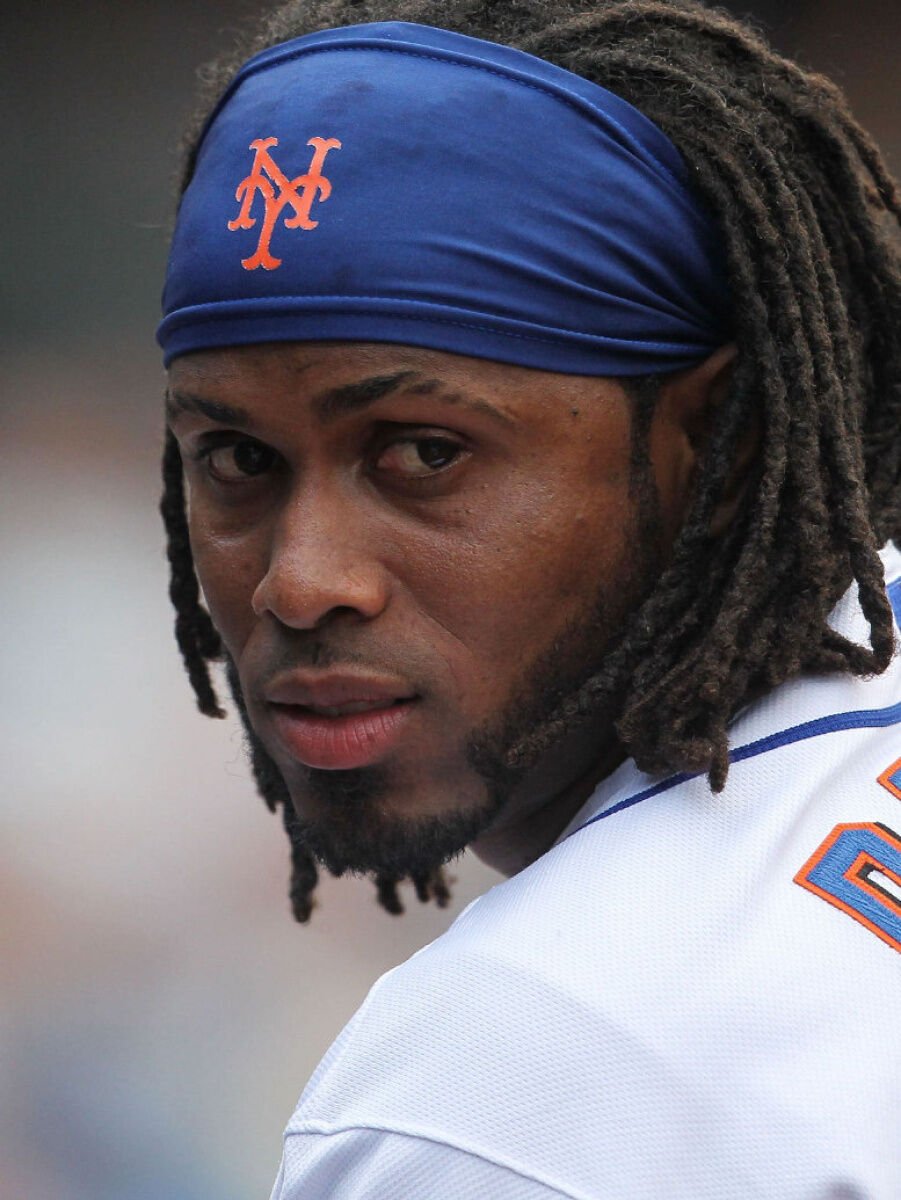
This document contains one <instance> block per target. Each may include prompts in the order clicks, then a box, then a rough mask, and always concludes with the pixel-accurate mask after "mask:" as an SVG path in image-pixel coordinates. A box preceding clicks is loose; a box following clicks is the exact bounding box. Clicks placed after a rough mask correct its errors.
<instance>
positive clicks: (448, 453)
mask: <svg viewBox="0 0 901 1200" xmlns="http://www.w3.org/2000/svg"><path fill="white" fill-rule="evenodd" d="M464 454H466V450H465V448H464V447H463V446H461V445H460V443H459V442H455V441H453V439H451V438H448V437H415V438H399V439H398V440H397V441H396V442H392V443H391V444H390V445H389V446H386V447H385V449H384V450H382V452H381V453H380V454H379V456H378V458H377V460H376V464H375V465H376V469H377V470H379V471H388V472H390V473H392V474H394V475H402V476H404V478H406V479H425V478H427V477H428V476H429V475H434V474H436V473H437V472H438V471H442V470H444V468H445V467H449V466H451V465H452V464H453V463H455V462H457V460H458V459H459V458H461V456H463V455H464Z"/></svg>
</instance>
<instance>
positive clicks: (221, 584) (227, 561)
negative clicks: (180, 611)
mask: <svg viewBox="0 0 901 1200" xmlns="http://www.w3.org/2000/svg"><path fill="white" fill-rule="evenodd" d="M189 527H190V534H191V550H192V553H193V555H194V567H195V570H196V572H197V578H198V581H199V582H200V586H201V588H202V589H203V595H204V599H205V601H206V604H207V607H208V608H209V611H210V616H211V617H212V618H213V624H214V625H215V626H216V628H217V630H218V631H219V633H220V635H221V636H222V639H223V641H224V642H225V645H226V648H227V650H228V651H229V653H230V654H231V655H232V657H233V658H235V659H237V658H239V656H240V653H241V651H242V649H243V647H244V645H245V643H246V641H247V639H248V637H249V636H250V632H251V629H252V627H253V624H254V621H255V617H254V613H253V608H252V599H253V594H254V591H255V590H256V587H257V585H258V584H259V582H260V580H261V579H262V578H263V574H264V572H265V561H266V559H265V553H264V546H263V542H262V539H261V538H259V537H254V536H252V535H247V534H245V535H243V536H241V537H228V538H226V537H223V536H221V535H217V534H215V533H213V532H212V531H211V530H210V529H209V527H208V526H207V525H205V524H204V522H203V520H202V518H200V517H194V516H193V515H192V517H191V520H190V526H189Z"/></svg>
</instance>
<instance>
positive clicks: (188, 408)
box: [166, 388, 253, 429]
mask: <svg viewBox="0 0 901 1200" xmlns="http://www.w3.org/2000/svg"><path fill="white" fill-rule="evenodd" d="M183 412H199V413H202V414H203V416H205V417H209V419H210V420H211V421H218V422H219V423H220V424H222V425H241V426H243V427H244V428H245V429H252V428H253V418H252V417H251V415H250V413H249V412H248V411H247V410H246V409H245V408H238V407H237V406H236V405H233V404H222V403H221V402H220V401H218V400H207V399H205V398H204V397H203V396H195V395H194V394H193V393H192V392H179V391H175V390H174V389H172V388H167V390H166V420H167V421H168V422H169V423H170V424H171V423H172V422H173V421H174V420H175V419H176V418H177V417H178V416H179V414H180V413H183Z"/></svg>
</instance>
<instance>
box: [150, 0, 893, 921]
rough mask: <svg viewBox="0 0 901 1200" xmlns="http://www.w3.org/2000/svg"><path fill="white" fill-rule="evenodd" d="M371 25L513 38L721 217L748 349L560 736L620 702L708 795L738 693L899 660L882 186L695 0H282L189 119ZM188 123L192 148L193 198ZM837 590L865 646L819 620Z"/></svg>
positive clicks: (720, 781)
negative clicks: (616, 111)
mask: <svg viewBox="0 0 901 1200" xmlns="http://www.w3.org/2000/svg"><path fill="white" fill-rule="evenodd" d="M380 20H408V21H417V22H421V23H425V24H430V25H438V26H443V27H445V28H448V29H451V30H456V31H459V32H462V33H468V34H471V35H473V36H476V37H483V38H487V39H489V40H492V41H497V42H504V43H507V44H508V45H512V46H515V47H518V48H519V49H522V50H525V51H527V52H529V53H532V54H536V55H538V56H540V57H542V58H544V59H547V60H549V61H550V62H553V63H556V64H558V65H559V66H562V67H565V68H567V69H569V70H571V71H574V72H576V73H577V74H580V75H583V76H584V77H586V78H588V79H590V80H593V81H594V82H595V83H598V84H601V85H602V86H604V87H606V88H608V89H609V90H610V91H612V92H615V93H617V94H618V95H620V96H622V97H623V98H624V99H626V100H628V101H629V102H631V103H632V104H633V105H635V107H637V108H638V109H640V110H641V111H642V112H644V113H645V114H646V115H647V116H648V117H649V118H650V119H651V120H652V121H654V122H655V123H656V124H657V125H658V126H660V128H661V129H663V131H664V132H665V133H666V134H667V135H668V136H669V137H670V139H671V140H672V141H673V142H674V143H675V145H676V146H677V147H678V148H679V150H680V151H681V153H682V155H683V157H684V159H685V161H686V163H687V166H688V169H689V172H690V174H691V178H692V180H693V183H694V186H695V188H696V190H697V192H698V193H699V195H700V196H701V197H702V199H703V200H704V201H705V202H706V205H707V207H708V209H709V211H710V213H711V216H712V218H713V219H714V220H715V221H716V222H717V224H718V226H719V231H720V234H721V238H722V245H723V252H724V255H725V257H726V261H727V265H728V271H729V275H730V280H731V291H732V297H733V301H734V313H733V327H734V330H735V340H736V342H737V344H738V348H739V355H738V360H737V363H736V366H735V371H734V375H733V379H732V384H731V388H730V393H729V396H728V398H727V399H726V401H725V402H724V403H723V404H722V405H720V407H719V409H718V411H717V413H716V414H715V416H714V419H713V422H712V426H711V429H710V432H709V435H708V439H707V442H706V446H705V451H704V455H703V460H702V465H701V469H700V471H699V475H698V478H697V481H696V486H695V493H694V497H693V502H692V506H691V508H690V511H689V513H688V516H687V518H686V520H685V522H684V526H683V528H682V530H681V532H680V534H679V536H678V538H677V540H676V543H675V546H674V548H673V550H672V554H671V557H670V559H669V561H668V564H667V567H666V569H665V571H664V572H663V574H662V575H661V577H660V579H659V581H658V584H657V586H656V587H655V589H654V590H653V592H652V594H651V595H650V596H649V597H648V598H647V600H646V601H645V602H644V603H643V604H642V605H641V606H640V607H639V609H638V610H637V611H636V612H635V613H634V614H632V616H631V618H630V619H629V622H628V623H627V626H626V629H625V631H624V636H623V637H622V639H621V640H620V641H619V642H618V643H617V645H616V648H615V649H614V650H613V651H612V653H611V654H610V655H608V658H607V660H606V661H605V663H604V666H603V670H602V671H601V672H600V673H599V674H598V675H597V676H595V677H594V678H592V679H591V680H589V682H588V683H587V684H586V685H585V686H584V687H583V688H582V689H581V691H580V692H579V693H578V695H576V696H575V697H574V698H572V699H571V701H569V702H568V704H567V705H566V706H565V709H564V711H562V712H561V713H560V714H559V717H558V721H557V726H558V731H562V729H564V728H565V727H566V726H567V723H568V722H571V721H575V720H579V719H585V717H586V715H590V714H591V712H592V711H594V707H593V706H594V705H596V704H597V702H598V699H599V698H600V697H601V696H602V695H609V694H610V690H611V689H613V691H614V692H615V694H616V695H617V711H618V719H617V720H616V730H617V733H618V736H619V738H620V741H621V743H622V745H623V747H624V748H625V749H626V751H627V752H628V753H630V754H631V755H632V756H633V757H634V759H635V761H636V763H637V765H638V766H639V767H640V768H641V769H643V770H645V771H649V772H652V773H666V772H671V771H686V772H690V773H701V772H707V773H708V775H709V780H710V784H711V787H712V788H713V789H714V790H717V791H718V790H720V789H722V787H723V785H724V783H725V780H726V774H727V770H728V763H729V759H728V738H727V728H728V723H729V721H730V720H731V718H732V717H733V716H734V714H735V713H736V712H737V710H738V709H739V708H740V707H742V705H743V704H745V703H747V701H748V700H749V699H751V698H753V697H755V696H757V695H760V694H762V693H764V692H766V691H768V690H769V689H771V688H773V687H775V686H776V685H777V684H780V683H782V682H784V681H785V680H787V679H790V678H792V677H793V676H796V675H798V674H799V673H801V672H808V673H825V672H844V673H851V674H855V675H866V674H872V673H878V672H881V671H883V670H884V669H885V667H886V666H887V665H888V663H889V661H890V659H891V656H892V653H893V650H894V637H893V626H892V616H891V610H890V607H889V604H888V600H887V597H886V593H885V586H884V582H885V581H884V575H883V569H882V563H881V561H880V558H879V549H880V547H881V546H882V545H883V544H884V543H885V542H886V541H887V540H889V539H894V540H896V541H901V536H899V535H901V489H899V469H901V439H899V437H898V431H899V420H901V257H899V251H898V242H897V240H896V239H897V234H898V226H899V221H901V195H899V191H898V188H897V185H896V184H895V182H894V181H893V180H892V179H891V177H890V176H889V173H888V171H887V169H886V167H885V165H884V162H883V160H882V158H881V156H880V154H879V151H878V149H877V148H876V146H875V144H874V143H873V141H872V140H871V139H870V137H869V136H868V135H867V134H866V133H865V132H864V131H863V130H862V129H861V128H860V126H859V125H857V123H856V122H855V121H854V119H853V117H852V116H851V113H850V111H849V109H848V106H847V103H846V101H845V99H844V97H843V95H842V94H841V92H840V91H839V89H838V88H837V87H836V86H835V85H833V84H832V83H831V82H830V81H828V80H827V79H825V78H823V77H822V76H820V75H817V74H813V73H811V72H808V71H806V70H804V69H802V68H801V67H800V66H798V65H796V64H795V63H793V62H790V61H788V60H786V59H784V58H782V57H781V56H780V55H778V54H777V53H775V52H774V51H773V50H772V49H771V48H770V47H769V46H768V45H767V44H766V42H765V41H764V40H763V39H762V37H761V36H759V35H758V33H757V32H756V31H755V30H754V29H753V28H752V27H750V26H749V25H747V24H745V23H743V22H740V21H738V20H736V19H735V18H733V17H731V16H730V15H728V14H727V13H726V12H724V11H722V10H719V9H713V8H708V7H706V6H705V5H704V4H702V3H700V2H699V0H552V2H540V0H396V2H395V0H294V2H293V3H290V4H287V5H285V6H284V7H282V8H280V9H279V10H277V11H276V12H275V13H274V14H272V15H271V16H270V17H269V18H268V20H267V21H266V23H265V25H264V27H263V28H262V30H261V31H260V32H259V33H258V34H257V35H256V36H255V37H254V38H253V39H252V40H251V41H250V43H249V44H248V45H245V46H244V47H243V48H242V49H241V51H240V53H239V54H237V55H235V56H234V57H233V58H231V59H229V60H228V61H226V62H220V63H219V64H214V67H213V68H212V69H211V70H210V71H209V72H208V74H207V77H206V81H205V89H206V96H205V101H204V104H203V110H204V111H208V109H209V107H210V106H211V105H212V102H213V101H214V99H215V98H216V96H217V95H218V94H219V93H221V91H222V90H223V88H224V86H225V85H226V83H227V82H228V80H229V79H230V77H231V75H232V74H233V72H234V70H235V69H236V68H237V66H238V65H239V64H240V63H241V62H242V61H243V60H244V58H245V57H246V56H247V55H248V54H249V53H255V52H256V51H258V50H261V49H263V48H264V47H266V46H268V45H272V44H274V43H277V42H280V41H284V40H286V39H288V38H291V37H295V36H298V35H300V34H302V33H307V32H312V31H314V30H318V29H325V28H329V27H332V26H339V25H347V24H356V23H360V22H367V21H380ZM201 120H202V116H201V117H200V118H198V121H197V123H196V126H195V128H194V131H193V134H192V135H190V136H189V140H188V144H187V147H186V149H187V153H186V158H185V163H186V166H185V175H184V183H185V185H186V184H187V181H188V180H189V179H190V177H191V174H192V171H193V168H194V158H195V153H196V140H197V132H198V130H199V128H200V124H201ZM648 394H649V393H648V391H647V389H646V388H645V389H643V390H642V395H643V396H644V397H645V400H646V399H647V395H648ZM641 407H642V408H643V409H644V411H645V412H647V404H646V403H645V404H644V405H642V406H641ZM755 422H756V423H758V424H759V427H760V446H759V452H758V461H757V466H756V472H755V474H754V477H753V479H752V481H751V484H750V486H749V488H748V490H747V492H746V494H745V497H744V501H743V504H742V507H741V509H740V511H739V513H738V514H737V516H736V518H735V519H734V520H733V522H732V523H731V525H730V527H729V529H728V530H727V531H726V532H725V533H724V534H723V535H722V536H720V537H718V538H714V537H712V536H711V534H710V532H709V527H710V520H711V515H712V514H713V512H714V510H715V507H716V505H717V503H718V501H719V499H720V498H721V496H722V494H723V489H724V486H725V484H726V482H727V480H728V477H729V472H730V468H731V465H732V463H733V461H734V458H735V455H736V452H737V449H738V447H739V445H740V442H741V439H742V437H743V435H744V434H745V433H746V432H747V430H748V429H749V428H751V427H752V426H753V424H754V423H755ZM643 424H644V425H645V428H646V427H647V424H648V422H647V420H645V421H644V422H643ZM633 457H634V454H633ZM164 477H165V495H164V498H163V503H162V511H163V515H164V518H165V522H166V528H167V531H168V537H169V560H170V563H171V567H172V584H171V596H172V600H173V603H174V605H175V608H176V612H177V614H178V615H177V620H176V636H177V638H178V644H179V646H180V648H181V652H182V654H183V656H184V660H185V665H186V667H187V671H188V675H189V677H190V679H191V683H192V686H193V688H194V691H195V693H196V695H197V701H198V705H199V707H200V709H201V711H202V712H205V713H207V714H209V715H214V716H219V715H221V709H220V708H219V707H218V702H217V700H216V695H215V692H214V690H213V687H212V685H211V683H210V676H209V669H208V663H209V661H210V660H212V659H215V658H217V657H218V656H219V654H220V653H221V645H220V642H219V639H218V636H217V635H216V632H215V630H214V629H213V626H212V623H211V621H210V619H209V616H208V615H207V613H206V612H205V611H204V610H203V609H202V608H201V607H200V605H199V602H198V590H197V582H196V579H195V577H194V571H193V565H192V560H191V550H190V545H189V542H188V538H187V529H186V523H185V514H184V503H183V497H182V482H181V463H180V460H179V455H178V448H177V446H176V444H175V442H174V440H173V439H172V438H171V436H170V437H169V438H167V442H166V450H165V455H164ZM852 582H856V584H857V589H858V595H859V599H860V604H861V607H862V610H863V613H864V615H865V617H866V619H867V621H868V623H869V629H870V637H869V644H868V645H856V644H853V643H852V642H850V641H848V640H846V639H845V638H843V637H841V636H840V635H839V634H837V633H836V632H834V631H833V630H832V629H831V628H830V626H829V625H828V623H827V617H828V614H829V612H830V611H831V609H832V608H833V606H834V605H835V604H836V602H837V601H838V599H839V598H840V597H841V595H842V594H843V593H844V592H845V590H846V589H847V588H848V586H849V585H850V584H851V583H852ZM553 732H554V731H553V730H552V731H551V733H552V734H553ZM256 774H257V779H258V782H259V784H260V787H261V790H262V791H263V794H264V796H266V798H267V802H268V803H270V805H271V806H272V807H275V804H276V803H281V804H282V805H283V815H284V816H285V821H286V827H287V828H288V830H289V834H290V826H291V818H290V815H289V802H288V798H287V794H286V792H285V789H284V785H283V784H281V781H278V784H275V783H274V782H273V781H272V780H269V779H267V778H266V775H265V771H263V772H261V771H260V770H257V771H256ZM279 785H280V787H279ZM292 845H293V847H294V857H293V862H294V877H293V880H292V900H293V903H294V911H295V914H296V915H297V917H298V919H299V920H304V919H306V917H307V916H308V915H309V911H310V896H311V893H312V888H313V886H314V885H315V878H316V868H315V866H314V864H313V863H312V861H311V860H310V858H309V856H308V855H307V853H306V851H305V850H304V849H303V847H302V846H298V845H296V844H295V843H293V842H292ZM415 884H416V889H417V892H418V893H419V895H420V897H421V898H422V899H426V898H428V896H429V895H430V894H431V895H432V896H434V897H435V898H436V899H437V900H438V902H439V903H442V902H446V899H447V887H446V884H445V882H444V880H443V877H442V876H440V875H437V876H435V877H433V878H431V879H428V880H416V881H415ZM377 887H378V893H379V897H380V900H381V902H382V904H383V905H384V907H385V908H387V909H388V910H389V911H397V910H398V908H399V900H398V896H397V881H396V880H393V879H387V878H379V879H378V880H377Z"/></svg>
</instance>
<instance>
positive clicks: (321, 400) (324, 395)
mask: <svg viewBox="0 0 901 1200" xmlns="http://www.w3.org/2000/svg"><path fill="white" fill-rule="evenodd" d="M414 381H415V382H414ZM404 384H408V385H409V386H407V387H406V388H404V394H405V395H409V396H434V397H435V399H436V400H437V401H439V402H440V403H442V404H449V405H454V406H456V407H459V408H465V409H469V410H470V411H471V412H477V413H481V414H482V415H483V416H488V417H491V418H493V419H494V420H495V421H498V422H499V423H501V424H503V425H508V426H509V425H512V424H513V421H512V420H511V419H510V417H508V416H507V415H506V413H503V412H501V411H500V409H497V408H495V407H494V406H493V405H491V404H489V403H488V402H487V401H485V400H481V399H479V398H477V397H472V396H468V395H466V394H465V393H463V392H459V391H451V390H448V388H447V385H446V384H445V383H443V382H442V381H441V380H440V379H421V378H419V377H418V376H417V373H416V372H415V371H398V372H396V373H395V374H393V375H373V376H371V377H370V378H368V379H361V380H359V381H358V382H356V383H350V384H345V385H343V386H342V387H337V388H329V389H328V390H327V391H324V392H319V393H318V394H317V395H315V396H314V397H313V400H312V404H313V411H314V412H315V413H316V415H317V417H318V418H319V420H320V421H322V422H323V423H326V424H327V423H329V422H331V421H334V420H336V419H338V418H339V417H342V416H346V415H348V414H350V413H355V412H360V411H361V410H362V409H365V408H368V407H369V406H370V405H371V404H375V403H376V401H378V400H381V399H382V398H383V397H384V396H388V395H390V394H392V393H394V392H397V391H398V390H399V389H400V388H401V387H403V385H404ZM183 412H196V413H201V414H202V415H203V416H205V417H208V418H209V419H210V420H211V421H216V422H218V423H219V424H222V425H239V426H240V427H241V428H243V429H247V430H248V431H249V430H252V429H253V427H254V420H253V417H252V416H251V415H250V413H249V412H248V411H247V410H246V409H244V408H240V407H239V406H237V405H234V404H224V403H223V402H222V401H219V400H208V399H207V398H206V397H204V396H198V395H195V394H194V393H192V392H183V391H178V390H176V389H174V388H170V389H167V391H166V419H167V420H168V421H169V423H170V424H171V423H173V422H174V421H175V420H176V419H177V418H178V416H179V415H180V414H181V413H183Z"/></svg>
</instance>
